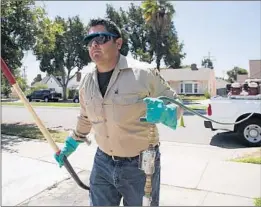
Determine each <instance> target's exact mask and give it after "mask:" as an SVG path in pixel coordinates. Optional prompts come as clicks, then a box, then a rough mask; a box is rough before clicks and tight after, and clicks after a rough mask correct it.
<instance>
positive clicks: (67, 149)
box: [54, 136, 82, 167]
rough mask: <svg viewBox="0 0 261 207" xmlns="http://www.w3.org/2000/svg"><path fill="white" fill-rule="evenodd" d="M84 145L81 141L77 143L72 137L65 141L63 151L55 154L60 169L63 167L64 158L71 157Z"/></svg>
mask: <svg viewBox="0 0 261 207" xmlns="http://www.w3.org/2000/svg"><path fill="white" fill-rule="evenodd" d="M80 143H82V142H81V141H76V140H75V139H73V138H72V137H70V136H69V137H67V138H66V141H65V145H64V147H63V149H62V150H61V151H59V152H57V153H55V154H54V158H55V160H56V161H57V163H58V164H59V167H62V166H63V164H64V163H63V158H64V156H66V157H69V156H70V155H71V154H72V153H73V152H74V151H75V150H76V149H77V147H78V146H79V144H80Z"/></svg>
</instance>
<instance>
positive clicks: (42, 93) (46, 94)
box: [26, 89, 62, 102]
mask: <svg viewBox="0 0 261 207" xmlns="http://www.w3.org/2000/svg"><path fill="white" fill-rule="evenodd" d="M26 98H27V99H28V100H29V101H33V100H35V101H44V102H49V101H55V102H57V101H59V99H61V98H62V94H61V93H56V92H55V91H52V90H48V89H41V90H37V91H34V92H33V93H31V94H29V95H27V96H26Z"/></svg>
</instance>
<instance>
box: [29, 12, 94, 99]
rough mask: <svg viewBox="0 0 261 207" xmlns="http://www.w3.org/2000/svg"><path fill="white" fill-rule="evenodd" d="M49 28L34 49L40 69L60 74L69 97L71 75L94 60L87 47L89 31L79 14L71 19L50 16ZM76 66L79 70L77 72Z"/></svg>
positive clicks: (44, 23)
mask: <svg viewBox="0 0 261 207" xmlns="http://www.w3.org/2000/svg"><path fill="white" fill-rule="evenodd" d="M43 26H45V28H46V30H44V32H43V33H42V34H40V35H39V36H41V37H42V38H41V39H39V40H38V42H37V45H36V47H35V49H34V53H35V55H36V57H37V60H39V61H40V70H41V71H42V72H47V74H49V75H50V74H52V75H54V76H55V77H57V79H58V81H60V83H61V85H62V88H63V99H64V100H66V99H67V93H66V91H67V86H68V83H69V81H70V80H71V79H73V78H74V77H75V75H76V74H77V73H78V72H79V71H80V70H82V68H83V67H84V66H85V65H87V64H88V63H89V62H91V59H90V57H89V53H88V50H87V47H86V46H85V45H84V44H83V38H84V36H85V34H86V32H85V30H86V28H85V27H84V24H83V23H82V21H81V20H80V18H79V16H75V17H69V18H68V19H67V20H65V19H64V18H62V17H60V16H57V17H56V18H55V20H54V21H51V20H50V19H48V18H46V19H45V20H44V22H43ZM75 69H76V71H75V72H73V71H74V70H75Z"/></svg>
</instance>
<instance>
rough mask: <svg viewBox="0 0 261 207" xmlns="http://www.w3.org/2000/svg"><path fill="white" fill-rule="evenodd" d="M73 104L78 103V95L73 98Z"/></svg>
mask: <svg viewBox="0 0 261 207" xmlns="http://www.w3.org/2000/svg"><path fill="white" fill-rule="evenodd" d="M73 102H74V103H79V95H78V94H77V95H75V96H74V97H73Z"/></svg>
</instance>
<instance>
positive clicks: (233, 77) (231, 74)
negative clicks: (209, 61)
mask: <svg viewBox="0 0 261 207" xmlns="http://www.w3.org/2000/svg"><path fill="white" fill-rule="evenodd" d="M245 74H248V72H247V70H246V69H244V68H240V67H234V68H233V69H231V70H229V71H227V76H228V81H229V82H231V83H233V82H235V81H237V75H245Z"/></svg>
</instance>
